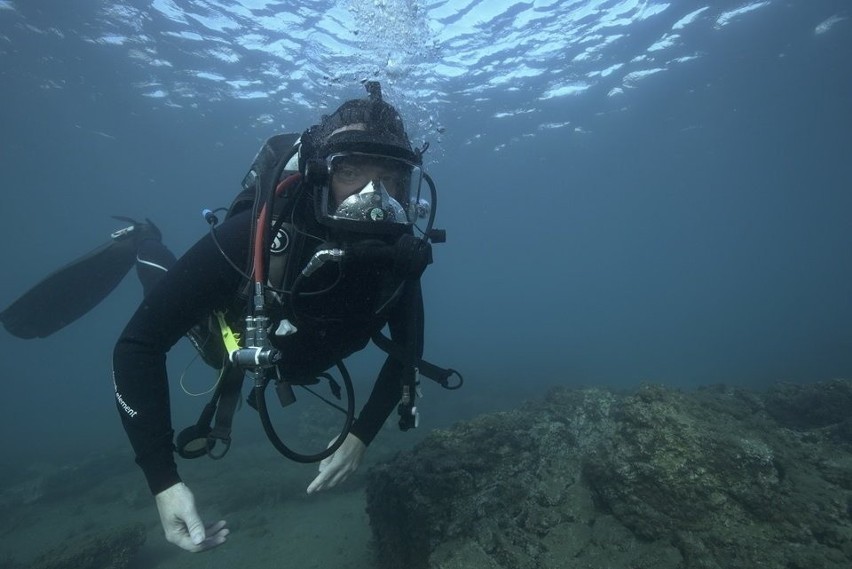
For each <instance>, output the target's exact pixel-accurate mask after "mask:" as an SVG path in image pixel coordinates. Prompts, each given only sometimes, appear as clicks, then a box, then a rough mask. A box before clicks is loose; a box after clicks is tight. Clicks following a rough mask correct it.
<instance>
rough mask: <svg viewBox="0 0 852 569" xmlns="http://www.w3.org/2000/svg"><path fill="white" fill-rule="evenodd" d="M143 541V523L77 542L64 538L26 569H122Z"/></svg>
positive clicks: (126, 565) (128, 563)
mask: <svg viewBox="0 0 852 569" xmlns="http://www.w3.org/2000/svg"><path fill="white" fill-rule="evenodd" d="M144 543H145V528H144V527H143V526H142V524H134V525H128V526H125V527H121V528H117V529H115V530H112V531H108V532H103V533H101V534H98V535H96V536H92V537H89V538H86V539H81V540H80V541H77V540H71V539H69V540H66V541H65V542H64V543H63V544H62V545H60V546H59V547H57V548H55V549H52V550H50V551H48V552H47V553H45V554H44V555H42V556H40V557H39V558H38V559H36V560H35V561H34V562H33V563H32V564H31V565H30V566H29V569H125V568H126V567H128V566H129V565H130V562H131V561H132V560H133V557H134V556H135V555H136V553H137V552H138V551H139V548H140V547H142V544H144Z"/></svg>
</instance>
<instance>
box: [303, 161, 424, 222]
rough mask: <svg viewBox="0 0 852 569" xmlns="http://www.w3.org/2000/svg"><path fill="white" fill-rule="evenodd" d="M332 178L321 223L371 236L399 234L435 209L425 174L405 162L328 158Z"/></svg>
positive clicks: (323, 191)
mask: <svg viewBox="0 0 852 569" xmlns="http://www.w3.org/2000/svg"><path fill="white" fill-rule="evenodd" d="M326 167H327V172H328V175H327V177H326V183H325V184H324V186H323V187H322V188H321V190H320V196H319V198H320V204H319V206H320V207H319V212H318V213H319V216H320V220H321V221H322V222H324V223H326V224H328V225H330V226H337V227H340V228H343V229H348V230H350V231H358V232H367V233H391V232H398V231H401V230H403V229H405V228H407V227H410V226H411V225H413V224H414V223H415V222H416V221H417V220H418V218H419V217H422V216H423V213H424V212H428V211H429V209H430V205H429V203H428V202H429V200H425V199H421V197H420V186H421V182H422V180H423V172H422V170H421V168H420V166H418V165H416V164H413V163H412V162H409V161H407V160H404V159H401V158H394V157H390V156H383V155H378V154H367V153H359V152H345V153H338V154H333V155H331V156H329V157H328V158H327V159H326Z"/></svg>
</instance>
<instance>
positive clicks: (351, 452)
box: [308, 433, 367, 494]
mask: <svg viewBox="0 0 852 569" xmlns="http://www.w3.org/2000/svg"><path fill="white" fill-rule="evenodd" d="M336 440H337V437H335V438H333V439H331V442H329V443H328V446H331V445H333V444H334V442H335V441H336ZM366 450H367V446H366V445H365V444H364V443H362V442H361V439H359V438H358V437H356V436H355V435H353V434H352V433H349V434H348V435H346V438H345V439H344V440H343V444H342V445H340V448H338V449H337V450H336V451H334V454H333V455H331V456H330V457H328V458H326V459H324V460H323V461H322V462H320V464H319V476H317V477H316V478H314V481H313V482H311V484H310V486H308V494H313V493H314V492H318V491H319V490H326V489H328V488H334V487H335V486H337V485H338V484H340V483H341V482H343V481H344V480H346V479H347V478H349V475H350V474H352V473H353V472H355V470H357V469H358V465H359V464H361V459H362V458H364V452H365V451H366Z"/></svg>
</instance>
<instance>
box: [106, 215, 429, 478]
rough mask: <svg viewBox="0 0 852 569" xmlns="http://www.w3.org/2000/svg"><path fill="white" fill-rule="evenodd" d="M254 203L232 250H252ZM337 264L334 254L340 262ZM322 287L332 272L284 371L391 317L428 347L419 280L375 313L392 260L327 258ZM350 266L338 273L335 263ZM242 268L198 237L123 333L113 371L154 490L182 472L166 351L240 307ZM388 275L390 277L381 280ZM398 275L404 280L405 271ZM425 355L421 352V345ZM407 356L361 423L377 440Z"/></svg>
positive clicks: (230, 233)
mask: <svg viewBox="0 0 852 569" xmlns="http://www.w3.org/2000/svg"><path fill="white" fill-rule="evenodd" d="M250 222H251V216H250V214H249V212H244V213H242V214H238V215H235V216H233V217H231V218H229V219H227V220H226V221H225V222H224V223H222V225H221V226H219V228H218V229H217V236H218V239H219V242H220V244H221V246H222V248H223V250H224V252H225V254H227V255H228V257H229V258H230V259H234V260H242V259H246V258H247V253H248V248H249V233H250V224H251V223H250ZM332 264H333V263H332ZM323 270H326V272H327V273H328V274H327V275H326V276H325V281H326V283H325V284H323V275H321V274H318V283H319V284H317V285H316V286H315V288H316V290H323V288H324V287H325V286H327V283H328V282H331V283H332V284H334V286H333V287H331V289H330V292H328V293H325V294H318V295H315V296H312V297H310V299H309V300H308V301H307V302H305V306H304V307H303V308H304V312H305V314H306V315H308V316H309V317H308V318H304V319H300V320H299V321H298V328H299V330H298V332H297V333H295V334H293V335H291V336H286V337H285V338H284V339H281V338H273V343H274V344H275V345H276V347H278V348H280V349H281V350H282V354H283V359H282V364H281V367H282V371H284V372H285V374H301V373H304V374H306V375H307V374H311V373H317V372H319V371H322V370H324V369H327V368H328V367H329V366H331V365H332V364H333V363H334V362H335V361H336V360H338V359H340V358H343V357H345V356H347V355H349V354H351V353H353V352H355V351H358V350H360V349H362V348H363V347H364V346H366V344H367V342H368V341H369V339H370V336H371V335H372V334H373V333H374V332H376V331H377V330H380V329H381V328H382V327H383V326H384V324H385V323H387V324H388V326H389V329H390V333H391V337H392V339H393V340H394V341H395V342H396V343H398V344H402V345H412V344H410V343H411V342H414V344H413V345H416V346H418V348H416V351H417V352H420V351H421V350H422V348H421V347H422V339H423V303H422V297H421V292H420V284H419V281H417V280H411V281H408V282H406V284H405V285H404V287H403V289H402V291H403V292H402V294H401V295H400V297H399V298H398V300H397V301H396V302H395V303H394V304H393V305H392V307H391V308H390V310H389V311H387V313H385V314H384V315H382V316H376V314H375V310H374V306H375V304H376V303H377V302H381V297H383V295H385V291H386V290H387V289H388V285H387V280H388V277H387V273H388V272H390V269H387V268H379V267H376V266H366V267H363V266H362V267H359V266H349V267H345V266H344V268H343V269H341V268H339V267H323V269H321V271H323ZM338 270H343V275H344V278H342V279H338V278H337V276H339V275H338V274H337V273H336V271H338ZM241 279H242V277H241V276H240V275H239V274H238V273H237V272H236V271H235V270H234V269H233V268H232V267H231V266H230V265H229V264H228V262H227V260H226V259H225V257H224V256H223V255H222V253H221V252H220V251H219V250H218V249H217V248H216V245H215V243H214V242H213V240H212V238H211V237H210V235H207V236H205V237H204V238H202V239H201V240H199V241H198V242H197V243H196V244H195V245H194V246H193V247H192V248H191V249H190V250H189V251H188V252H187V253H186V254H185V255H184V256H183V257H181V258H180V259H178V261H177V262H176V263H175V265H174V267H172V268H171V269H170V270H169V271H168V273H167V274H166V275H165V276H164V278H163V280H162V281H161V282H160V283H159V284H158V285H157V286H156V287H154V289H153V290H152V291H151V292H150V294H148V295H147V296H146V297H145V299H144V300H143V302H142V304H141V305H140V307H139V308H138V309H137V311H136V313H135V314H134V315H133V318H132V319H131V320H130V322H129V323H128V325H127V327H126V328H125V329H124V332H123V333H122V334H121V337H120V338H119V340H118V342H117V344H116V346H115V352H114V363H113V366H114V367H113V377H114V381H115V393H116V399H117V404H118V409H119V413H120V414H121V418H122V422H123V424H124V428H125V430H126V431H127V435H128V437H129V438H130V442H131V444H132V445H133V449H134V451H135V453H136V462H137V463H138V464H139V466H140V467H141V468H142V470H143V472H144V474H145V477H146V479H147V481H148V485H149V487H150V489H151V491H152V492H153V493H155V494H156V493H158V492H161V491H162V490H165V489H166V488H168V487H170V486H172V485H173V484H175V483H177V482H180V477H179V476H178V473H177V466H176V464H175V460H174V456H173V451H174V447H173V444H172V439H173V435H174V432H173V430H172V424H171V413H170V406H169V387H168V379H167V375H166V353H167V352H168V351H169V349H170V348H171V347H172V346H173V345H174V344H175V343H176V342H177V341H178V340H179V339H180V338H181V336H183V335H185V334H186V333H187V332H188V331H189V330H190V329H191V328H192V327H193V326H194V325H196V324H197V323H198V322H200V321H203V319H204V318H206V317H207V316H208V315H209V314H211V313H212V312H213V311H215V310H226V309H228V308H230V307H232V305H233V303H234V299H235V298H236V295H237V292H238V288H239V287H240V285H241V282H242V280H241ZM383 280H384V281H385V284H384V285H381V284H380V282H381V281H383ZM397 282H401V281H399V280H397ZM417 355H418V356H419V355H421V354H420V353H418V354H417ZM402 373H404V366H403V364H401V363H400V362H398V361H397V360H394V359H392V358H390V357H389V358H387V360H386V361H385V364H384V366H383V367H382V370H381V372H380V373H379V376H378V379H377V380H376V383H375V385H374V387H373V391H372V393H371V394H370V397H369V399H368V400H367V402H366V404H365V405H364V407H363V409H362V410H361V413H360V414H359V416H358V417H357V419H356V421H355V423H354V425H353V427H352V433H353V434H354V435H356V436H357V437H358V438H359V439H360V440H361V441H363V442H364V444H367V445H369V444H370V442H371V441H372V440H373V438H374V437H375V436H376V434H377V433H378V431H379V429H380V428H381V427H382V425H383V424H384V422H385V420H386V419H387V417H388V416H389V415H390V413H391V412H392V411H393V409H394V407H395V406H396V404H397V402H398V401H399V398H400V374H402Z"/></svg>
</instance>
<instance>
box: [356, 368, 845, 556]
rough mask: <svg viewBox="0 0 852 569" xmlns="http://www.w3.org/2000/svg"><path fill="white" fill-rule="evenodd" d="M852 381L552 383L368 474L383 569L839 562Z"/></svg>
mask: <svg viewBox="0 0 852 569" xmlns="http://www.w3.org/2000/svg"><path fill="white" fill-rule="evenodd" d="M850 416H852V382H849V381H842V380H836V381H831V382H825V383H820V384H814V385H809V386H797V385H781V386H778V387H776V388H773V389H772V390H770V391H768V392H766V393H762V392H761V393H757V392H750V391H746V390H741V389H734V388H727V387H723V386H719V387H712V388H706V389H702V390H699V391H696V392H690V393H683V392H679V391H674V390H669V389H665V388H662V387H659V386H653V385H648V386H644V387H642V388H640V389H638V390H637V391H635V392H631V393H617V392H612V391H606V390H597V389H586V390H568V389H556V390H554V391H552V392H551V393H550V394H549V395H548V396H547V397H546V398H545V399H544V400H542V401H538V402H533V403H528V404H526V405H525V406H523V407H522V408H520V409H518V410H515V411H510V412H503V413H494V414H489V415H484V416H481V417H479V418H477V419H475V420H472V421H468V422H465V423H461V424H458V425H456V426H454V427H453V428H451V429H448V430H443V431H436V432H435V433H434V434H432V435H430V436H429V437H428V438H427V439H426V440H424V441H423V442H422V443H420V444H419V445H418V446H417V447H415V448H414V449H413V450H412V451H410V452H407V453H404V454H401V455H399V456H397V457H396V458H394V459H393V460H392V461H391V462H389V463H386V464H383V465H380V466H378V467H376V468H374V469H373V470H372V471H371V472H370V477H369V478H370V480H369V484H368V488H367V509H368V512H369V514H370V523H371V525H372V528H373V535H374V539H375V542H376V546H377V551H378V555H379V560H380V564H381V567H382V568H383V569H397V568H405V569H456V568H458V569H461V568H471V569H473V568H480V567H481V568H493V569H502V568H506V569H544V568H555V569H556V568H565V569H568V568H584V569H598V568H599V569H604V568H615V567H617V568H624V569H628V568H629V569H693V568H695V569H697V568H702V569H704V568H707V569H739V568H742V569H746V568H748V569H752V568H756V567H761V568H771V569H774V568H778V569H782V568H783V569H816V568H820V569H835V568H836V569H841V568H843V569H848V568H849V567H852V419H850Z"/></svg>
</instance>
